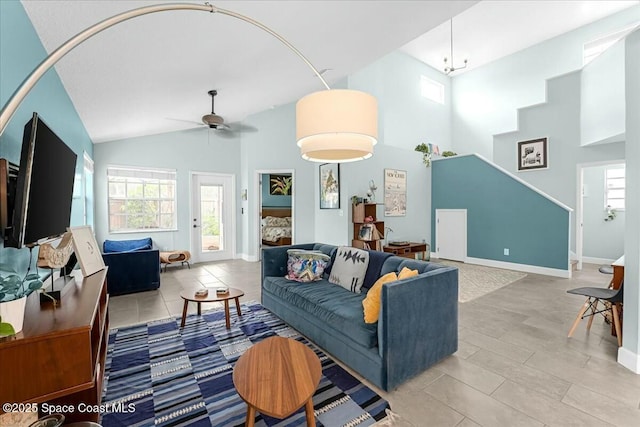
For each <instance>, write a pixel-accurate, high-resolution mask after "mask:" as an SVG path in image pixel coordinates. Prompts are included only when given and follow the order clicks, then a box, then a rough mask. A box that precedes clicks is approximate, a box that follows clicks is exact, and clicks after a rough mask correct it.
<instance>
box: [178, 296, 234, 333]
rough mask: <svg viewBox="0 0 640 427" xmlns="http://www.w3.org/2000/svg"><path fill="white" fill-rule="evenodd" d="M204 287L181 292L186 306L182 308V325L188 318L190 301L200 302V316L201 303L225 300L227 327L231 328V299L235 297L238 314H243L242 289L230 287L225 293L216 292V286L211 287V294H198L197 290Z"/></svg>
mask: <svg viewBox="0 0 640 427" xmlns="http://www.w3.org/2000/svg"><path fill="white" fill-rule="evenodd" d="M199 289H203V288H187V289H183V290H182V291H181V292H180V297H181V298H182V299H183V300H184V307H183V309H182V322H180V327H181V328H183V327H184V323H185V321H186V320H187V308H188V307H189V301H193V302H197V303H198V316H200V315H201V314H202V309H201V306H200V305H201V304H202V303H203V302H221V301H222V302H224V317H225V320H226V324H227V329H230V328H231V321H230V319H229V300H231V299H234V300H235V302H236V311H237V312H238V316H242V313H240V297H241V296H243V295H244V292H242V291H241V290H240V289H236V288H229V291H228V292H227V293H224V294H218V293H216V290H215V289H214V288H210V289H209V294H208V295H204V296H196V291H197V290H199Z"/></svg>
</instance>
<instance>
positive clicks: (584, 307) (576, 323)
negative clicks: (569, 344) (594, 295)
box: [567, 298, 591, 338]
mask: <svg viewBox="0 0 640 427" xmlns="http://www.w3.org/2000/svg"><path fill="white" fill-rule="evenodd" d="M590 299H591V298H587V300H586V301H585V302H584V304H582V308H581V309H580V312H579V313H578V317H576V320H575V322H573V326H571V329H569V335H567V336H568V337H569V338H571V335H573V332H574V331H575V330H576V328H577V327H578V324H579V323H580V321H581V320H582V316H583V315H584V312H585V311H587V309H588V308H589V300H590Z"/></svg>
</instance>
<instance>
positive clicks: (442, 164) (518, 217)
mask: <svg viewBox="0 0 640 427" xmlns="http://www.w3.org/2000/svg"><path fill="white" fill-rule="evenodd" d="M431 173H432V193H431V206H432V213H431V217H432V218H435V211H436V209H466V210H467V256H468V257H473V258H481V259H488V260H495V261H503V262H510V263H516V264H526V265H533V266H539V267H547V268H555V269H560V270H567V269H568V264H569V261H568V260H569V221H570V212H569V211H567V210H566V209H564V208H563V207H560V206H558V205H557V204H555V203H554V202H552V201H550V200H549V199H547V198H545V197H543V196H542V195H540V194H539V193H537V192H535V191H533V190H531V189H530V188H529V187H527V186H526V185H524V184H522V183H521V182H519V181H517V180H515V179H513V178H512V177H510V176H509V175H508V174H506V173H504V172H502V171H501V170H500V169H497V168H495V167H493V166H492V165H491V164H489V163H488V162H486V161H484V160H483V159H481V158H479V157H477V156H459V157H453V158H448V159H443V160H437V161H434V162H433V163H432V171H431ZM431 235H432V236H434V237H432V243H433V244H435V221H434V222H433V224H432V230H431ZM504 248H509V251H510V255H509V256H505V255H503V250H504Z"/></svg>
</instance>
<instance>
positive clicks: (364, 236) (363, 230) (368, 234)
mask: <svg viewBox="0 0 640 427" xmlns="http://www.w3.org/2000/svg"><path fill="white" fill-rule="evenodd" d="M358 238H359V239H360V240H373V225H371V224H364V225H362V226H361V227H360V232H359V233H358Z"/></svg>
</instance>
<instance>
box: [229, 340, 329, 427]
mask: <svg viewBox="0 0 640 427" xmlns="http://www.w3.org/2000/svg"><path fill="white" fill-rule="evenodd" d="M321 374H322V366H321V364H320V359H319V358H318V356H316V354H315V353H314V352H313V350H311V349H310V348H309V347H307V346H306V345H304V344H302V343H300V342H298V341H296V340H294V339H292V338H283V337H270V338H267V339H265V340H264V341H261V342H259V343H258V344H256V345H254V346H252V347H251V348H250V349H249V350H247V351H246V353H244V354H243V355H242V356H240V358H239V359H238V362H237V363H236V366H235V367H234V368H233V384H234V385H235V387H236V390H237V391H238V394H239V395H240V397H241V398H242V400H244V401H245V402H246V403H247V420H246V424H245V425H246V426H247V427H252V426H253V425H254V422H255V417H256V411H260V412H261V413H262V414H265V415H268V416H270V417H274V418H280V419H282V418H286V417H288V416H289V415H291V414H293V413H294V412H295V411H297V410H298V409H299V408H300V407H301V406H302V405H304V408H305V414H306V416H307V426H309V427H311V426H315V425H316V424H315V418H314V415H313V399H312V398H313V394H314V393H315V391H316V388H317V387H318V383H319V382H320V375H321Z"/></svg>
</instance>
